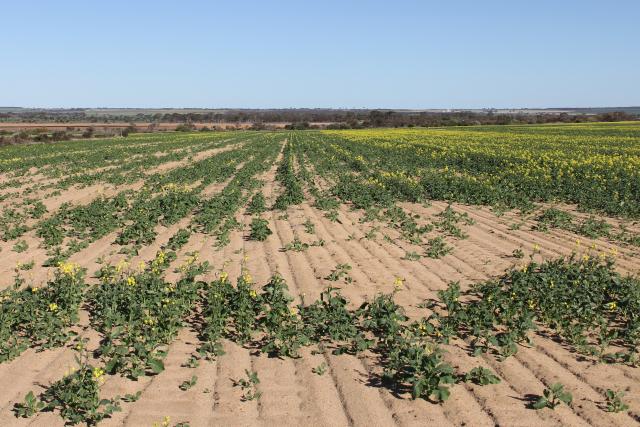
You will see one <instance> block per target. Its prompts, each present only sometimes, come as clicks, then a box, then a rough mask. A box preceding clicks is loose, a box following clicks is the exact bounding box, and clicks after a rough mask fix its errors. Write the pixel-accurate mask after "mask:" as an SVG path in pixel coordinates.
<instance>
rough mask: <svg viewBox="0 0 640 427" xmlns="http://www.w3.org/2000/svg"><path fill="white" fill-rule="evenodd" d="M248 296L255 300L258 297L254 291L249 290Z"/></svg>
mask: <svg viewBox="0 0 640 427" xmlns="http://www.w3.org/2000/svg"><path fill="white" fill-rule="evenodd" d="M249 296H251V298H257V297H258V293H257V292H256V291H255V290H253V289H251V290H250V291H249Z"/></svg>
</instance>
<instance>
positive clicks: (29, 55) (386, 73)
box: [0, 0, 640, 108]
mask: <svg viewBox="0 0 640 427" xmlns="http://www.w3.org/2000/svg"><path fill="white" fill-rule="evenodd" d="M0 6H1V7H0V16H1V17H0V23H1V25H0V47H1V48H0V105H4V106H7V105H10V106H25V107H74V106H77V107H248V108H269V107H274V108H286V107H337V108H482V107H496V108H504V107H558V106H578V107H587V106H630V105H640V84H639V80H640V24H639V22H640V1H637V0H630V1H610V2H604V1H588V0H585V1H572V0H565V1H562V0H556V1H547V0H538V1H536V2H530V1H527V2H524V1H491V0H486V1H457V2H456V1H450V2H445V1H433V2H432V1H426V0H423V1H417V0H416V1H409V0H396V1H356V0H353V1H349V0H343V1H333V0H325V1H315V2H311V1H302V0H300V1H267V0H263V1H243V0H236V1H233V2H232V1H226V2H221V1H195V0H182V1H175V0H174V1H161V0H156V1H134V0H130V1H119V0H117V1H114V0H109V1H90V0H89V1H87V0H85V1H82V2H80V1H77V2H76V1H64V0H60V1H56V2H53V1H29V0H23V1H19V2H18V1H9V0H1V3H0Z"/></svg>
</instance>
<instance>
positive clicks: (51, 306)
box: [49, 302, 58, 311]
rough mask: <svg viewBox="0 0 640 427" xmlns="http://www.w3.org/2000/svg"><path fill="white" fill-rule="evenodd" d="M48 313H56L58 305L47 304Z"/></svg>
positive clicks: (53, 303)
mask: <svg viewBox="0 0 640 427" xmlns="http://www.w3.org/2000/svg"><path fill="white" fill-rule="evenodd" d="M49 311H58V304H56V303H55V302H52V303H51V304H49Z"/></svg>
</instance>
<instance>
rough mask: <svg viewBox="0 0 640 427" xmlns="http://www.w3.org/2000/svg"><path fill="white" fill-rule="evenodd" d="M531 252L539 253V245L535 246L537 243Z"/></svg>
mask: <svg viewBox="0 0 640 427" xmlns="http://www.w3.org/2000/svg"><path fill="white" fill-rule="evenodd" d="M533 251H534V252H540V245H539V244H537V243H536V244H535V245H533Z"/></svg>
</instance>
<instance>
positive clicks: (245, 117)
mask: <svg viewBox="0 0 640 427" xmlns="http://www.w3.org/2000/svg"><path fill="white" fill-rule="evenodd" d="M638 119H639V116H638V114H630V113H627V112H624V111H609V112H604V113H600V114H569V113H565V112H563V113H546V112H543V113H536V114H533V113H523V112H519V113H513V114H504V113H496V112H494V111H493V110H485V111H483V112H478V111H456V112H413V111H406V110H395V111H394V110H331V109H303V108H302V109H279V110H224V111H211V112H206V111H205V112H202V113H200V112H197V113H195V112H188V113H179V112H170V113H152V114H151V113H150V114H145V113H139V114H134V115H131V114H128V115H118V114H114V115H100V116H98V115H95V114H91V113H87V112H86V111H85V110H82V109H65V110H38V111H33V110H26V111H16V112H2V113H0V121H20V122H32V123H38V122H43V123H44V122H56V123H74V122H75V123H78V122H84V123H95V124H96V125H99V124H100V123H113V122H124V123H132V122H137V123H181V124H190V123H212V124H215V123H238V124H247V123H249V124H253V125H254V128H255V129H263V128H265V124H268V123H288V124H289V126H288V127H289V128H293V129H305V128H309V127H312V126H316V127H330V128H349V129H350V128H368V127H410V126H425V127H431V126H470V125H481V124H482V125H508V124H535V123H582V122H593V121H607V122H614V121H623V120H638ZM313 124H315V125H313ZM186 128H188V127H186ZM186 128H185V129H184V130H186Z"/></svg>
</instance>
